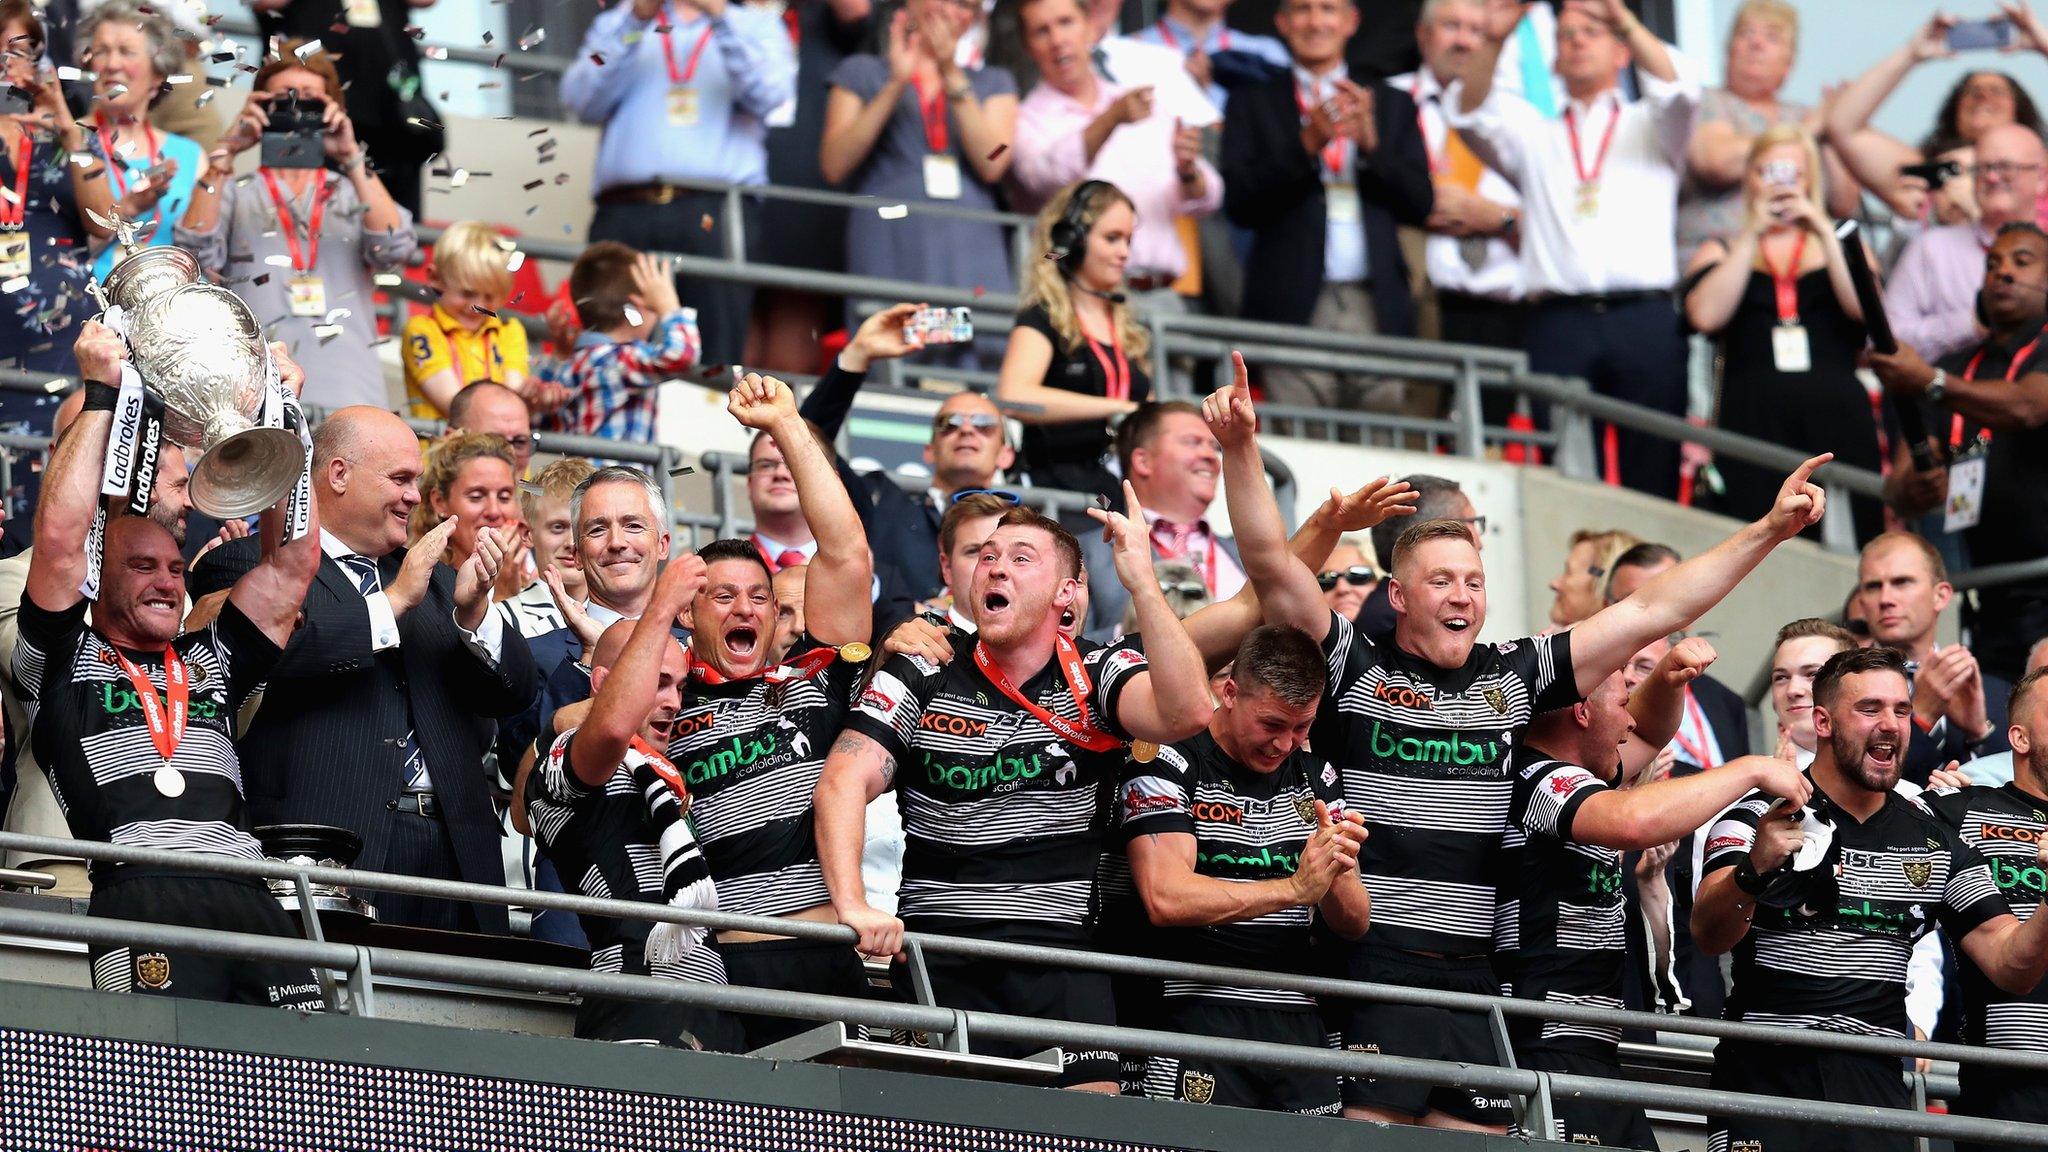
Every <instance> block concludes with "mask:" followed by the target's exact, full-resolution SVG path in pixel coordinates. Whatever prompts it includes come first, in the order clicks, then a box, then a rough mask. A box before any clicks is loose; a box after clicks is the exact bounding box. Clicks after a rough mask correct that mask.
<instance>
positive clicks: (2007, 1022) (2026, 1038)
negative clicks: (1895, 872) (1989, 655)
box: [1927, 673, 2048, 1152]
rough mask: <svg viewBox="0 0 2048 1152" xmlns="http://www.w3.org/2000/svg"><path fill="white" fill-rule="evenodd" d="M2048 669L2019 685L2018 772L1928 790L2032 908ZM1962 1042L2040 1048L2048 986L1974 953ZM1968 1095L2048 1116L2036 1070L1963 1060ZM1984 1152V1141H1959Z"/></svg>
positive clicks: (1998, 1114)
mask: <svg viewBox="0 0 2048 1152" xmlns="http://www.w3.org/2000/svg"><path fill="white" fill-rule="evenodd" d="M2044 683H2048V675H2044V674H2041V673H2029V674H2028V675H2027V676H2026V677H2024V678H2022V679H2021V680H2020V682H2019V685H2018V686H2017V687H2015V688H2014V689H2013V691H2012V720H2013V723H2012V729H2011V732H2012V738H2013V749H2014V751H2012V752H2010V753H2007V755H2008V756H2009V757H2010V758H2011V761H2012V763H2011V769H2010V770H2011V773H2012V775H2011V777H2010V779H2009V781H2008V782H2007V783H2006V784H2005V786H2004V787H1992V788H1987V787H1981V786H1980V787H1975V788H1965V789H1963V790H1962V791H1960V792H1954V793H1947V794H1942V795H1930V796H1929V797H1927V803H1928V806H1929V807H1931V808H1933V809H1934V814H1935V815H1936V816H1938V817H1940V818H1941V820H1942V822H1943V823H1945V824H1947V825H1948V826H1949V827H1950V828H1952V829H1954V830H1955V833H1956V835H1958V836H1960V837H1961V838H1962V840H1963V842H1964V843H1965V844H1968V845H1969V846H1970V847H1971V848H1974V849H1976V850H1977V851H1978V852H1979V853H1981V854H1982V855H1983V856H1984V858H1985V860H1986V862H1987V863H1989V864H1990V865H1991V878H1992V881H1993V882H1994V883H1996V884H1997V885H1998V890H1999V893H2000V894H2001V895H2003V896H2005V898H2006V899H2007V901H2008V902H2010V903H2011V904H2013V905H2014V906H2015V907H2019V908H2025V907H2027V906H2028V904H2029V903H2031V902H2033V901H2034V900H2036V899H2038V898H2039V896H2040V893H2039V891H2038V890H2037V889H2038V888H2039V887H2040V886H2039V885H2033V886H2030V885H2028V883H2027V879H2028V876H2029V874H2030V873H2038V872H2039V871H2040V864H2039V859H2038V857H2039V849H2038V848H2037V847H2036V845H2038V844H2040V843H2041V837H2042V836H2043V835H2044V834H2048V820H2044V819H2043V818H2042V809H2043V807H2048V693H2044V692H2043V691H2042V688H2043V685H2044ZM1961 969H1962V972H1961V976H1962V980H1961V992H1962V996H1961V1003H1960V1004H1959V1005H1958V1006H1957V1012H1956V1015H1957V1016H1959V1017H1960V1018H1961V1020H1962V1032H1963V1035H1962V1041H1963V1043H1965V1044H1972V1045H1977V1046H1981V1047H1988V1048H2006V1049H2020V1050H2032V1051H2040V1050H2041V1045H2040V1043H2039V1041H2038V1039H2037V1033H2036V1032H2035V1031H2034V1029H2032V1028H2031V1027H2029V1026H2027V1025H2026V1024H2025V1023H2023V1021H2026V1020H2031V1019H2034V1018H2035V1017H2036V1016H2037V1015H2038V1014H2039V1013H2040V1011H2041V1009H2042V1008H2043V1007H2048V993H2044V992H2043V990H2042V989H2041V988H2040V987H2039V986H2036V987H2035V988H2034V990H2033V991H2032V992H2029V993H2026V994H2023V995H2013V994H2011V993H2008V992H2006V991H2005V990H2003V989H2001V988H2000V987H1999V986H1998V983H1997V981H1995V980H1993V979H1992V978H1991V977H1990V976H1989V975H1987V974H1986V972H1985V970H1984V969H1983V968H1982V967H1980V966H1979V965H1978V964H1977V963H1976V961H1975V960H1973V959H1972V958H1971V957H1969V956H1968V955H1967V954H1965V955H1964V956H1963V961H1962V964H1961ZM1959 1077H1960V1079H1961V1081H1962V1095H1961V1097H1960V1098H1959V1099H1957V1100H1956V1102H1955V1111H1956V1113H1957V1114H1959V1115H1963V1116H1983V1117H1986V1118H1989V1119H1995V1120H2005V1121H2019V1122H2023V1123H2033V1124H2039V1123H2043V1122H2048V1097H2044V1094H2043V1091H2042V1088H2041V1085H2040V1084H2039V1083H2038V1082H2037V1081H2035V1080H2034V1079H2033V1078H2031V1077H2027V1076H2020V1075H2015V1074H2014V1070H2009V1069H2002V1068H1999V1069H1994V1068H1986V1067H1984V1066H1982V1065H1979V1064H1974V1063H1971V1062H1970V1061H1967V1060H1965V1061H1963V1064H1962V1067H1961V1069H1960V1070H1959ZM1958 1147H1959V1148H1969V1149H1971V1150H1972V1152H1976V1147H1977V1146H1971V1145H1965V1144H1962V1143H1960V1142H1958Z"/></svg>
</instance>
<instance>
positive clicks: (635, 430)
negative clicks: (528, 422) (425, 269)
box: [549, 8, 704, 444]
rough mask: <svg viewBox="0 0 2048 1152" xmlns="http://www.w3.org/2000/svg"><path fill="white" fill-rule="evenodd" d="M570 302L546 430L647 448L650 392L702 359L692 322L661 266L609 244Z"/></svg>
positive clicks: (586, 254)
mask: <svg viewBox="0 0 2048 1152" xmlns="http://www.w3.org/2000/svg"><path fill="white" fill-rule="evenodd" d="M613 11H614V12H622V11H626V9H623V8H621V9H614V10H613ZM607 15H610V13H608V14H607ZM682 91H690V89H682ZM569 294H570V296H571V297H572V298H573V299H574V300H575V302H576V320H577V322H578V323H579V324H581V325H582V326H583V334H582V335H580V336H578V337H577V338H576V348H575V351H574V352H572V353H570V355H569V358H568V360H567V362H566V363H564V364H563V365H562V367H561V370H560V376H559V381H560V383H561V384H563V385H564V386H565V387H567V388H568V389H569V399H568V402H567V403H566V404H565V405H563V407H562V409H561V410H560V411H558V412H556V413H555V414H554V415H553V416H552V417H550V418H549V425H550V426H551V427H554V428H556V429H558V430H560V431H564V432H573V433H575V434H577V435H579V436H601V437H603V438H605V439H607V440H626V441H631V442H634V443H639V444H652V443H654V438H655V432H656V419H657V414H658V413H657V405H656V401H657V390H658V389H659V388H660V387H661V385H662V382H663V381H665V380H668V379H670V378H672V377H674V376H675V375H676V374H677V373H679V372H685V371H688V370H689V369H690V368H692V367H694V366H695V365H697V364H698V363H700V362H701V361H702V357H703V355H704V353H703V349H702V347H701V346H700V345H699V343H698V336H697V322H696V314H695V313H694V312H693V311H692V310H690V309H688V308H685V307H683V305H682V302H681V301H680V300H679V299H678V298H677V297H676V287H675V282H674V280H672V279H671V278H670V276H669V272H668V268H667V265H666V262H665V261H663V260H662V259H661V258H659V257H656V256H650V255H647V254H645V253H639V252H635V251H633V250H632V249H631V248H628V247H626V246H625V245H624V244H619V243H615V242H609V241H602V242H599V243H596V244H592V245H591V246H590V247H588V248H585V249H584V250H583V254H582V255H581V256H578V257H577V258H576V263H575V265H574V266H573V267H571V268H570V269H569Z"/></svg>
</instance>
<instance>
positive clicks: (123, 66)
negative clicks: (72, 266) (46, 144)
mask: <svg viewBox="0 0 2048 1152" xmlns="http://www.w3.org/2000/svg"><path fill="white" fill-rule="evenodd" d="M78 42H79V44H80V45H82V47H81V48H80V50H79V56H78V62H79V64H80V65H81V66H82V67H84V68H86V69H87V70H89V71H90V72H92V73H93V101H94V104H95V108H94V111H93V125H92V126H93V131H94V133H95V135H96V136H97V141H96V144H97V148H96V149H95V151H97V152H98V153H99V154H100V156H101V157H102V158H104V159H105V160H106V162H107V163H106V180H107V184H108V186H109V187H110V188H112V189H113V193H114V215H115V217H116V218H117V223H116V227H117V228H118V229H122V230H126V229H129V228H132V229H133V233H132V235H131V237H130V240H129V243H128V244H127V245H124V244H123V243H121V241H120V239H119V238H118V237H117V238H116V239H115V240H113V241H111V242H107V243H106V244H105V245H104V246H103V247H100V248H99V249H98V252H97V256H96V258H95V260H94V263H93V275H94V276H95V277H98V278H102V279H104V278H105V277H106V274H107V273H108V272H109V271H110V270H111V269H112V268H113V266H114V263H115V262H116V261H117V260H119V259H120V258H121V257H122V256H125V255H127V254H128V253H129V252H131V251H133V250H135V249H137V248H149V247H153V246H155V245H158V244H169V243H171V229H172V226H173V225H174V224H176V223H177V220H178V218H179V217H180V216H183V215H184V214H185V205H186V203H187V202H188V201H189V200H191V198H192V184H193V182H194V181H195V180H196V179H197V178H198V176H199V173H200V171H201V170H202V169H204V168H205V166H206V159H205V155H204V153H203V152H202V151H201V149H200V147H199V145H198V143H197V142H195V141H192V140H188V139H186V138H185V137H183V136H178V135H175V134H173V133H169V132H160V131H158V130H157V129H156V128H154V127H152V126H151V125H150V123H149V110H150V108H151V107H152V106H153V105H155V104H156V102H157V101H158V100H159V99H161V98H162V97H163V94H164V93H165V92H166V91H167V90H168V88H167V80H168V78H169V77H170V76H171V75H172V74H173V73H175V72H177V71H178V69H179V67H180V66H181V65H182V64H183V63H184V59H185V53H184V49H183V47H182V46H181V45H180V44H179V43H178V34H177V30H176V29H175V28H173V27H172V25H171V22H170V20H169V19H168V18H167V17H165V16H164V15H163V14H162V13H160V12H157V11H156V10H155V9H153V8H150V7H146V6H144V5H142V4H140V3H138V2H137V0H105V2H104V3H102V4H100V5H98V6H97V7H95V8H93V10H92V11H91V12H89V13H87V14H86V16H85V18H84V19H83V20H81V21H79V25H78Z"/></svg>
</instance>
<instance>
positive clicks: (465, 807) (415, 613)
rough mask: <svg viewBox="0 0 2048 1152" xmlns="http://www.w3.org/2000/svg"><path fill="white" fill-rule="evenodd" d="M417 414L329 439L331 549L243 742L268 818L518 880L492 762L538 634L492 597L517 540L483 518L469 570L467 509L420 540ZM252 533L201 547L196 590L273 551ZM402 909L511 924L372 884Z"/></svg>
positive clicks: (521, 695) (316, 465) (426, 866)
mask: <svg viewBox="0 0 2048 1152" xmlns="http://www.w3.org/2000/svg"><path fill="white" fill-rule="evenodd" d="M419 476H420V449H419V441H418V440H417V439H416V438H415V437H414V436H413V433H412V429H411V428H410V427H409V426H408V425H407V424H406V423H405V421H403V420H401V419H399V418H398V417H397V416H394V415H392V414H391V413H390V412H386V411H383V410H381V409H377V408H370V407H366V406H355V407H349V408H343V409H341V410H340V411H337V412H335V413H334V414H332V415H330V416H329V417H328V418H327V420H326V421H325V422H324V423H322V424H321V425H320V428H319V430H318V432H317V433H316V434H315V435H314V437H313V496H314V501H315V503H317V504H318V505H319V509H320V523H321V532H320V545H321V553H322V556H321V561H320V568H319V573H318V575H317V578H316V579H315V580H314V582H313V586H312V588H311V589H310V590H309V591H308V592H307V594H306V598H305V604H304V613H305V621H304V623H303V624H302V625H301V626H300V628H299V629H298V631H297V632H296V633H294V634H293V636H292V640H291V644H290V646H289V647H287V648H286V649H285V652H284V656H283V658H282V659H281V660H279V662H278V665H277V667H276V669H275V670H273V671H272V673H271V676H270V680H269V687H268V688H267V689H266V691H265V694H264V702H263V707H262V708H261V709H260V710H259V711H258V712H257V714H256V718H255V720H254V721H253V722H252V723H251V724H250V726H249V729H248V732H247V733H246V734H245V736H244V737H243V740H242V742H241V747H242V757H243V769H244V771H245V772H246V773H247V774H248V779H249V794H250V803H251V806H252V808H253V810H254V813H255V817H256V823H258V824H331V825H336V826H339V827H343V828H347V829H349V830H350V831H352V832H354V833H355V834H356V835H357V836H359V837H361V838H362V842H363V850H362V853H361V854H360V855H358V856H357V857H356V862H355V863H356V867H358V868H365V869H370V870H373V871H382V872H397V873H401V874H404V875H409V876H422V877H427V878H432V879H443V880H467V881H470V882H472V883H477V884H503V883H504V879H505V870H504V864H503V861H502V859H501V858H500V854H499V849H498V835H499V832H498V820H497V815H496V812H495V810H494V809H493V807H492V801H491V796H490V793H489V790H488V786H487V784H486V782H485V778H484V774H483V772H482V771H481V770H480V767H479V766H480V764H481V762H482V760H483V757H484V753H485V752H486V750H488V749H489V748H490V746H491V741H492V738H493V736H494V735H495V734H496V731H497V725H496V723H495V718H497V717H503V716H509V715H512V714H514V713H516V712H518V711H519V710H520V709H522V708H524V707H525V706H526V704H527V702H528V701H530V700H531V699H532V698H533V694H534V690H535V686H536V684H535V676H534V669H533V658H532V656H531V654H530V653H529V652H528V651H527V648H526V641H525V640H524V639H523V638H522V637H520V636H519V635H518V634H517V633H516V632H513V631H509V630H507V629H506V628H505V627H504V618H503V616H501V615H500V614H499V613H496V612H491V611H489V608H490V591H491V585H492V582H493V581H494V580H496V579H497V576H498V567H499V565H501V564H502V563H504V562H505V559H506V555H507V552H506V543H507V540H506V538H505V537H504V536H501V535H500V534H499V533H498V532H497V531H496V530H495V529H488V528H487V529H484V530H482V532H481V533H480V534H479V536H478V542H477V548H476V551H475V552H474V553H473V554H472V555H471V556H470V557H469V558H468V559H467V560H465V561H464V562H463V565H462V568H461V570H460V571H459V572H458V571H457V570H455V569H453V568H450V567H448V566H447V565H445V564H442V563H440V557H441V554H442V551H443V549H444V548H445V547H446V545H447V538H448V532H449V530H450V528H451V527H452V525H453V523H454V522H453V521H447V522H444V523H443V525H442V526H441V527H439V528H436V529H435V530H434V531H432V532H429V533H428V534H427V535H426V537H425V538H423V539H422V540H421V541H420V542H419V546H418V547H416V548H414V549H411V550H410V551H408V550H407V549H406V547H405V543H406V519H407V516H408V515H409V514H410V513H411V511H412V509H413V507H414V506H415V505H417V504H418V503H419V502H420V491H419ZM254 545H255V541H254V540H248V539H244V540H236V541H233V542H231V543H228V544H224V545H222V546H221V547H219V548H216V549H214V550H213V551H211V552H209V553H207V554H206V555H205V556H203V557H201V558H200V560H199V561H198V563H197V564H195V565H194V566H193V569H192V572H191V577H190V583H191V588H192V593H193V596H194V597H195V598H197V597H200V596H204V595H205V594H207V593H209V592H212V591H215V590H218V589H220V588H225V587H227V586H229V585H230V584H232V583H233V582H234V581H235V580H236V579H237V578H238V577H239V576H240V575H241V574H242V573H243V572H245V571H247V570H248V569H249V567H250V566H252V565H253V564H254V563H255V562H256V559H257V550H256V548H255V547H254ZM365 895H366V896H367V897H368V898H370V899H371V900H372V901H373V903H375V905H376V907H377V912H378V916H379V919H380V920H381V921H382V922H384V923H387V924H405V925H411V926H415V927H424V928H441V929H450V930H470V931H476V930H481V931H485V932H497V933H503V932H505V931H506V930H507V917H506V911H505V909H504V907H502V906H499V905H490V904H475V905H456V904H450V903H446V902H443V901H435V900H425V899H421V898H418V897H409V896H402V895H398V894H395V893H366V894H365Z"/></svg>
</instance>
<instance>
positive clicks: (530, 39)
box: [519, 28, 603, 63]
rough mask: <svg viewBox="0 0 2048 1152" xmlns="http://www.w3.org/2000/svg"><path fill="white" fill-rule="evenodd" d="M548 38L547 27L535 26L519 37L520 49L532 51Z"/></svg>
mask: <svg viewBox="0 0 2048 1152" xmlns="http://www.w3.org/2000/svg"><path fill="white" fill-rule="evenodd" d="M547 38H548V30H547V29H545V28H535V29H533V30H532V31H530V32H528V33H527V34H526V35H524V36H521V37H520V38H519V50H520V51H521V52H531V51H533V50H534V49H535V48H538V47H539V46H540V45H541V42H542V41H545V40H546V39H547ZM599 63H603V61H599Z"/></svg>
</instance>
